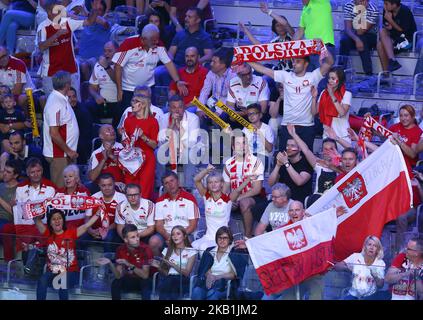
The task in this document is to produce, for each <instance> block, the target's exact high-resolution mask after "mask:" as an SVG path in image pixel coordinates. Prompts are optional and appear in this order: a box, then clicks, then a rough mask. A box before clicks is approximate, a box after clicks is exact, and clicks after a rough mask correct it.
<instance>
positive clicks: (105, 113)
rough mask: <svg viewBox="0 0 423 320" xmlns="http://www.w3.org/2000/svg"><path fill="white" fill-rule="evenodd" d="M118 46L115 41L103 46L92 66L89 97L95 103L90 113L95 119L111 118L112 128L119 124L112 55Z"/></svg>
mask: <svg viewBox="0 0 423 320" xmlns="http://www.w3.org/2000/svg"><path fill="white" fill-rule="evenodd" d="M118 48H119V45H118V44H117V42H115V41H109V42H107V43H106V44H105V45H104V49H103V53H104V55H103V56H101V57H100V58H99V59H98V61H97V63H96V64H95V65H94V68H93V72H92V74H91V78H90V80H89V83H90V87H89V90H90V95H91V96H92V97H93V99H94V101H95V105H93V106H92V108H90V109H91V113H92V114H93V115H94V116H95V118H101V117H103V118H109V117H111V118H113V126H114V127H116V125H117V124H118V123H119V120H120V118H119V111H120V107H119V104H118V101H117V87H116V83H115V81H116V79H115V72H114V63H113V62H112V58H113V55H114V54H115V53H116V51H117V49H118Z"/></svg>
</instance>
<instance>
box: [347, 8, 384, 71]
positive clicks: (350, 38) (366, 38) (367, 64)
mask: <svg viewBox="0 0 423 320" xmlns="http://www.w3.org/2000/svg"><path fill="white" fill-rule="evenodd" d="M344 25H345V27H344V28H345V29H344V33H343V35H342V38H341V47H340V49H339V54H340V55H341V56H342V57H341V59H342V61H340V64H343V65H346V62H347V61H346V58H347V57H346V56H348V55H349V54H350V51H351V50H353V49H357V51H358V54H359V55H360V58H361V64H362V66H363V71H364V73H365V74H366V75H372V73H373V68H372V59H371V50H373V49H375V48H376V42H377V29H378V25H379V10H378V8H377V5H375V4H374V3H372V2H371V1H370V0H350V1H349V2H347V3H345V4H344Z"/></svg>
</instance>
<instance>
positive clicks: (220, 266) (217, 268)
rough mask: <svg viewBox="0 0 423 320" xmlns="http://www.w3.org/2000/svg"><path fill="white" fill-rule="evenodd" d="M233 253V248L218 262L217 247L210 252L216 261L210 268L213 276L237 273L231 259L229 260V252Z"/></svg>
mask: <svg viewBox="0 0 423 320" xmlns="http://www.w3.org/2000/svg"><path fill="white" fill-rule="evenodd" d="M230 251H231V247H229V248H228V250H227V251H226V252H225V253H224V254H223V255H222V257H221V258H220V261H218V260H217V247H215V248H213V249H211V250H210V254H211V255H212V257H213V259H214V263H213V265H212V267H211V268H210V271H211V273H212V274H213V275H215V276H218V275H221V274H224V273H229V272H231V271H233V272H235V273H236V270H235V268H233V267H232V262H231V259H229V252H230Z"/></svg>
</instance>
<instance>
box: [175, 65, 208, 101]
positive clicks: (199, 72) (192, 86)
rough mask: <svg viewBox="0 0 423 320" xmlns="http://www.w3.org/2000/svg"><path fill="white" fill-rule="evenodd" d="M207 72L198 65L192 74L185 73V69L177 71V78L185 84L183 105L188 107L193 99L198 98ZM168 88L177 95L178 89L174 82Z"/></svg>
mask: <svg viewBox="0 0 423 320" xmlns="http://www.w3.org/2000/svg"><path fill="white" fill-rule="evenodd" d="M208 72H209V70H208V69H207V68H205V67H203V66H201V65H198V66H197V68H195V70H194V72H193V73H189V72H187V70H186V67H185V68H180V69H179V70H178V73H179V78H181V80H182V81H185V82H186V83H187V88H188V95H187V96H185V97H183V98H184V104H185V105H189V104H190V103H191V101H192V100H193V99H194V97H197V98H198V97H199V96H200V92H201V89H202V88H203V84H204V80H205V79H206V76H207V73H208ZM169 88H170V90H173V91H176V92H177V93H178V87H177V86H176V82H175V81H172V82H171V83H170V87H169Z"/></svg>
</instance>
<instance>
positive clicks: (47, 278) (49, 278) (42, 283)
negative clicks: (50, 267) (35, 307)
mask: <svg viewBox="0 0 423 320" xmlns="http://www.w3.org/2000/svg"><path fill="white" fill-rule="evenodd" d="M56 276H57V274H56V273H52V272H50V271H47V272H46V273H44V274H43V275H41V277H40V279H39V280H38V283H37V300H46V298H47V288H49V287H50V288H51V287H53V279H54V278H55V277H56ZM66 276H67V279H66V288H65V289H59V299H60V300H69V291H68V289H70V288H72V287H73V286H75V285H76V284H77V283H78V280H79V272H67V273H66ZM61 284H62V283H61Z"/></svg>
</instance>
